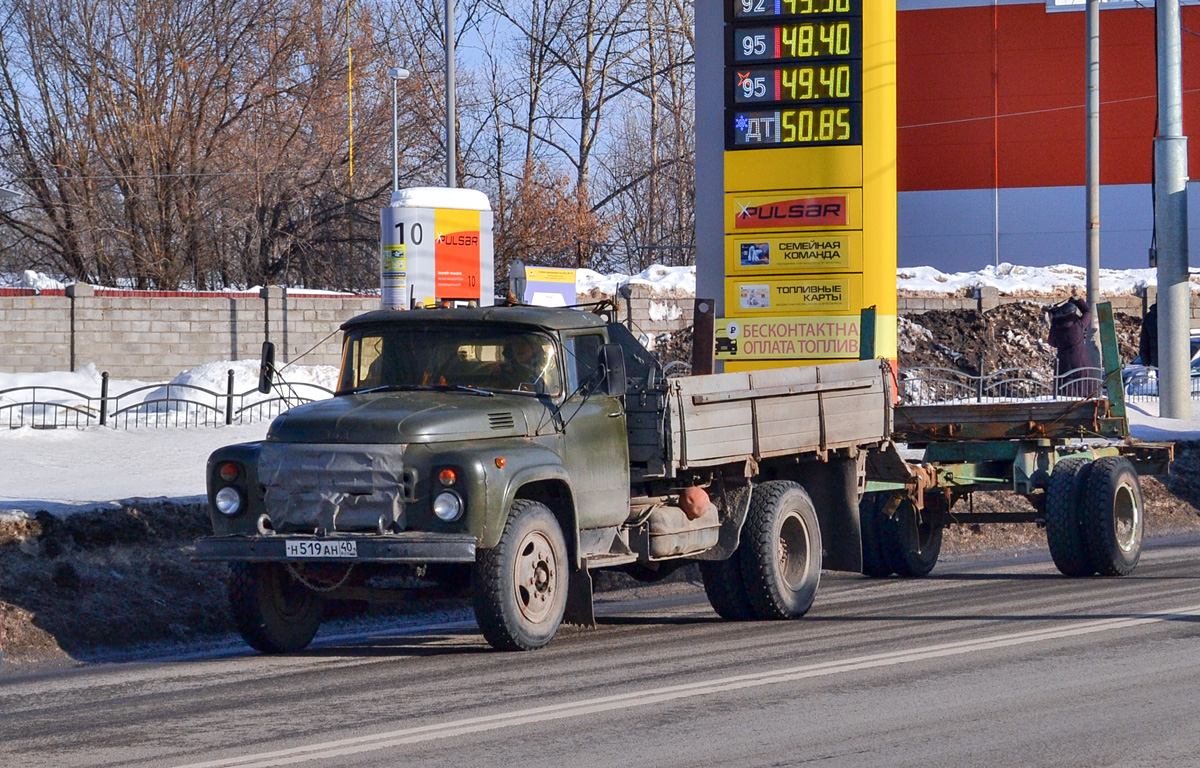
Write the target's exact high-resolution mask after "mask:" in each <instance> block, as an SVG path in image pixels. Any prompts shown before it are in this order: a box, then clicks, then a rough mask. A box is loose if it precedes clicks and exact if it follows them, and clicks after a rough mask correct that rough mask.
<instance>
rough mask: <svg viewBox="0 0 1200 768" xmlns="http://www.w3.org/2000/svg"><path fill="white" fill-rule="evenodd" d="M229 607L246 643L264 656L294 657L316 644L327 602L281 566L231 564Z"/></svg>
mask: <svg viewBox="0 0 1200 768" xmlns="http://www.w3.org/2000/svg"><path fill="white" fill-rule="evenodd" d="M228 586H229V605H230V608H231V609H232V611H233V622H234V624H235V625H236V626H237V628H238V632H240V633H241V635H242V637H243V638H244V639H245V641H246V642H247V643H248V644H249V645H250V647H251V648H253V649H254V650H256V651H261V652H262V653H292V652H295V651H299V650H302V649H304V648H305V647H306V646H307V645H308V644H309V643H311V642H312V639H313V637H314V636H315V635H316V634H317V630H318V629H319V628H320V626H321V611H322V610H323V608H324V606H323V601H322V600H321V598H320V596H319V595H317V594H316V593H315V592H313V591H312V590H311V589H309V588H308V587H306V586H304V585H303V584H301V583H300V582H298V581H297V580H296V579H294V578H293V577H292V575H291V574H289V573H288V572H287V568H286V567H285V566H284V565H282V564H281V563H230V564H229V585H228Z"/></svg>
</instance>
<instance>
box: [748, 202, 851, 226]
mask: <svg viewBox="0 0 1200 768" xmlns="http://www.w3.org/2000/svg"><path fill="white" fill-rule="evenodd" d="M738 206H739V210H738V212H737V213H736V214H735V215H734V217H733V222H734V228H735V229H739V230H740V229H781V228H784V227H786V228H789V229H791V228H796V229H800V228H804V227H844V226H846V223H847V213H846V209H847V200H846V196H845V195H834V196H830V197H797V198H794V199H791V200H775V201H770V202H763V203H757V204H755V203H750V202H748V203H741V202H739V203H738Z"/></svg>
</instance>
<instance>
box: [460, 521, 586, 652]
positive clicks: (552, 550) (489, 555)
mask: <svg viewBox="0 0 1200 768" xmlns="http://www.w3.org/2000/svg"><path fill="white" fill-rule="evenodd" d="M474 575H475V583H474V587H473V591H474V604H475V619H476V621H478V622H479V628H480V630H482V631H483V636H484V638H486V639H487V641H488V643H490V644H491V646H492V647H493V648H495V649H497V650H501V651H531V650H533V649H535V648H541V647H542V646H543V645H546V644H547V643H549V642H550V640H551V639H553V637H554V633H555V632H557V631H558V625H559V624H560V623H561V622H562V617H563V611H564V610H565V609H566V605H567V545H566V542H565V541H564V540H563V535H562V529H561V528H559V525H558V521H557V520H555V519H554V515H553V514H552V513H551V512H550V510H549V509H547V508H546V506H545V505H544V504H541V503H539V502H536V501H530V500H528V499H517V500H516V501H514V502H513V505H512V507H510V508H509V511H508V522H507V523H505V525H504V532H503V533H501V534H500V543H498V544H497V545H496V546H495V547H493V548H492V549H486V550H480V551H479V552H478V554H477V555H476V559H475V574H474Z"/></svg>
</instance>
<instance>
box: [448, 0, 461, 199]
mask: <svg viewBox="0 0 1200 768" xmlns="http://www.w3.org/2000/svg"><path fill="white" fill-rule="evenodd" d="M455 141H456V139H455V136H454V0H446V186H447V187H456V186H458V183H457V181H456V180H455V173H454V157H455V155H457V154H458V148H457V147H456V145H455Z"/></svg>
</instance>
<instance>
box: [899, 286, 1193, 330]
mask: <svg viewBox="0 0 1200 768" xmlns="http://www.w3.org/2000/svg"><path fill="white" fill-rule="evenodd" d="M1067 298H1070V294H1069V293H1063V294H1057V295H1046V294H1039V295H1032V296H1001V295H1000V294H999V292H998V291H997V290H996V289H995V288H983V289H982V290H979V291H964V292H963V293H961V294H957V295H956V294H946V293H924V294H922V293H914V292H906V293H903V294H901V295H900V296H899V297H898V298H897V307H898V309H899V312H900V314H901V315H919V314H922V313H924V312H929V311H932V310H948V309H975V310H981V311H984V312H986V311H988V310H990V309H995V308H996V307H998V306H1000V305H1002V304H1012V303H1015V302H1019V301H1024V302H1028V303H1031V304H1042V305H1049V304H1055V303H1057V302H1060V301H1062V300H1063V299H1067ZM1101 298H1102V299H1103V300H1104V301H1107V302H1110V303H1111V304H1112V306H1113V311H1114V312H1123V313H1125V314H1127V315H1134V316H1136V317H1140V316H1141V315H1143V314H1145V311H1146V310H1147V309H1149V308H1150V305H1151V304H1153V303H1154V302H1155V300H1156V292H1155V289H1154V288H1147V289H1146V294H1145V295H1144V296H1143V295H1135V294H1128V293H1127V294H1118V295H1115V296H1103V297H1101ZM1192 326H1193V327H1200V294H1196V293H1193V294H1192Z"/></svg>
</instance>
